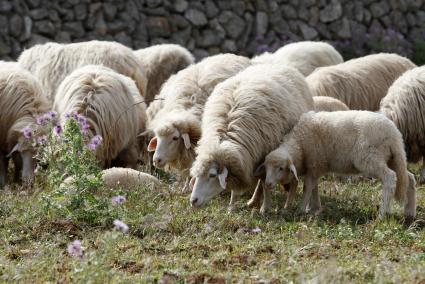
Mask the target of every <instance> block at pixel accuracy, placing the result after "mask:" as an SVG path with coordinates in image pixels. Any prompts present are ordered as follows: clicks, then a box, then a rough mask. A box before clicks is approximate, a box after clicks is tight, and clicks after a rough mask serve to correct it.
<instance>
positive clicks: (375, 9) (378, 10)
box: [370, 1, 390, 19]
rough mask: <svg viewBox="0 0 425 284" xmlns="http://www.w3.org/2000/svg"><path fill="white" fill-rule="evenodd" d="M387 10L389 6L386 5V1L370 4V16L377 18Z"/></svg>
mask: <svg viewBox="0 0 425 284" xmlns="http://www.w3.org/2000/svg"><path fill="white" fill-rule="evenodd" d="M389 10H390V6H389V5H388V3H387V1H381V2H378V3H373V4H372V5H371V6H370V11H371V12H372V16H373V17H374V18H377V19H379V18H380V17H382V16H384V15H385V14H387V13H388V12H389Z"/></svg>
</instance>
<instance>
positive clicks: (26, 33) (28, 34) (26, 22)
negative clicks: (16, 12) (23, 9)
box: [20, 16, 32, 41]
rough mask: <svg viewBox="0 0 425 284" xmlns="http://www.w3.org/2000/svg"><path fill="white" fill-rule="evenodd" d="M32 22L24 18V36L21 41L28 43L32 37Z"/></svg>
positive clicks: (26, 17)
mask: <svg viewBox="0 0 425 284" xmlns="http://www.w3.org/2000/svg"><path fill="white" fill-rule="evenodd" d="M31 31H32V20H31V18H30V17H28V16H24V34H23V35H22V36H21V38H20V40H21V41H26V40H28V39H29V38H30V37H31Z"/></svg>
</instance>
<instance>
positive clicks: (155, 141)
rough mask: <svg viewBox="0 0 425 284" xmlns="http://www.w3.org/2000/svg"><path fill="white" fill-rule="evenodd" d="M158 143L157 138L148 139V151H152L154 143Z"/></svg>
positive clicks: (154, 146) (154, 147) (154, 148)
mask: <svg viewBox="0 0 425 284" xmlns="http://www.w3.org/2000/svg"><path fill="white" fill-rule="evenodd" d="M157 143H158V138H156V137H154V138H152V139H151V141H149V145H148V152H154V151H155V150H156V145H157Z"/></svg>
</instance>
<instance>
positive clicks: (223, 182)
mask: <svg viewBox="0 0 425 284" xmlns="http://www.w3.org/2000/svg"><path fill="white" fill-rule="evenodd" d="M228 173H229V171H228V170H227V168H226V167H224V168H223V171H222V172H221V173H220V174H219V175H218V181H219V182H220V186H221V187H222V188H223V189H226V185H227V181H226V179H227V174H228Z"/></svg>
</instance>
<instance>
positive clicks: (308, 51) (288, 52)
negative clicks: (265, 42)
mask: <svg viewBox="0 0 425 284" xmlns="http://www.w3.org/2000/svg"><path fill="white" fill-rule="evenodd" d="M342 62H344V60H343V58H342V56H341V54H339V53H338V51H336V49H335V48H334V47H333V46H332V45H330V44H328V43H326V42H315V41H301V42H295V43H290V44H287V45H285V46H283V47H281V48H279V49H278V50H277V51H275V52H274V53H268V52H266V53H264V54H262V55H259V56H256V57H254V58H253V59H252V63H253V64H264V63H278V64H282V65H285V66H290V67H293V68H295V69H298V71H300V72H301V73H302V74H303V75H304V76H308V75H310V74H311V73H312V72H313V71H314V70H315V69H316V68H318V67H322V66H329V65H335V64H339V63H342Z"/></svg>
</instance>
